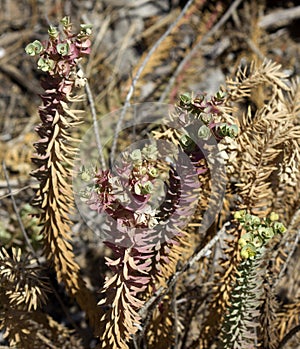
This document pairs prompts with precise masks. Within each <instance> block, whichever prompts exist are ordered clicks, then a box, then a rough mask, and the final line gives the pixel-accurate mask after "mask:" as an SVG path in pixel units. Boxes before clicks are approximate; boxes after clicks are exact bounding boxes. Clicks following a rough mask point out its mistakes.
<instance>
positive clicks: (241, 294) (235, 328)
mask: <svg viewBox="0 0 300 349" xmlns="http://www.w3.org/2000/svg"><path fill="white" fill-rule="evenodd" d="M234 218H235V219H236V220H237V221H238V222H239V223H240V224H241V226H242V228H244V233H242V235H241V238H240V239H239V242H238V243H239V247H240V255H241V257H242V261H241V263H240V265H239V266H238V274H237V277H236V284H235V286H234V288H233V290H232V293H231V299H230V301H231V306H230V307H229V309H228V310H227V311H228V312H227V314H226V315H225V319H224V323H223V327H222V332H221V345H220V347H221V348H224V349H229V348H230V349H233V348H234V349H235V348H241V349H242V348H255V347H256V344H255V343H256V342H257V335H258V334H257V330H256V328H257V327H258V325H259V323H258V319H259V315H260V306H261V305H262V301H263V300H262V296H263V292H264V290H263V286H262V284H263V276H264V273H265V270H266V267H267V266H266V263H264V261H263V256H264V253H265V251H266V250H267V248H268V242H269V241H270V240H271V239H272V238H273V237H274V236H275V235H278V234H282V233H284V232H285V231H286V228H285V227H284V225H283V224H282V223H281V222H279V221H278V219H279V217H278V215H277V214H276V213H274V212H272V213H271V214H270V215H269V216H268V217H267V218H259V217H257V216H255V215H252V214H249V213H247V212H246V210H241V211H237V212H236V213H235V215H234Z"/></svg>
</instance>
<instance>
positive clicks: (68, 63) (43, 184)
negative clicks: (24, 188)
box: [25, 17, 95, 323]
mask: <svg viewBox="0 0 300 349" xmlns="http://www.w3.org/2000/svg"><path fill="white" fill-rule="evenodd" d="M62 27H63V33H60V32H59V30H58V29H57V28H55V27H50V29H49V31H48V34H49V39H48V41H46V42H43V43H40V42H39V41H37V40H35V41H34V42H33V43H31V44H29V45H27V47H26V48H25V51H26V52H27V53H28V54H29V55H31V56H32V55H37V56H39V59H38V62H37V65H38V68H39V69H41V70H42V71H43V72H45V75H44V77H43V80H42V87H43V88H44V93H43V94H42V95H41V99H42V106H41V107H40V108H39V115H40V119H41V123H40V124H39V125H38V126H37V127H36V131H37V133H38V135H39V136H40V140H39V141H38V142H36V143H35V145H34V146H35V149H36V154H34V158H33V162H34V163H35V164H36V165H37V169H36V170H35V171H33V172H32V175H33V176H34V177H35V178H36V179H37V180H38V181H39V188H38V189H37V191H36V197H35V201H34V203H35V205H36V206H37V207H38V208H40V209H41V211H40V214H39V219H40V224H41V226H42V229H41V234H42V236H43V242H44V252H45V254H46V256H47V258H48V260H49V261H51V262H52V263H53V264H54V267H55V270H56V273H57V278H58V281H59V282H62V283H64V285H65V286H66V289H67V291H68V292H69V293H70V294H72V295H74V296H75V297H76V299H77V301H78V302H79V304H80V305H81V306H82V307H83V308H84V309H85V310H86V311H87V313H88V314H89V315H90V318H91V320H92V323H93V322H94V319H93V317H94V309H95V304H93V301H92V299H93V297H91V296H90V295H88V291H87V289H86V288H85V285H84V283H83V281H82V279H81V278H80V276H79V266H78V265H77V263H76V262H75V258H74V257H75V256H74V254H73V251H72V246H71V244H70V242H69V240H70V235H69V234H70V228H71V225H72V223H71V220H70V218H69V214H70V213H71V211H72V209H73V196H72V188H71V182H70V179H71V178H72V166H73V161H74V157H75V155H76V153H77V150H76V148H74V146H73V145H72V142H73V141H76V140H75V139H73V138H72V136H71V129H72V128H73V127H74V126H76V125H78V123H79V122H80V119H79V116H78V113H79V111H77V110H72V109H70V106H69V104H70V103H71V102H72V103H73V102H76V101H78V100H79V99H78V98H76V96H75V89H76V87H77V86H81V84H82V82H83V81H84V78H83V77H82V74H81V73H79V69H78V62H79V59H80V58H81V57H84V56H87V55H88V54H89V53H90V45H91V42H90V39H89V37H90V34H91V32H90V27H89V26H85V25H83V26H81V31H80V32H79V33H77V34H74V33H73V32H72V25H71V23H70V19H69V18H68V17H65V18H64V19H63V20H62ZM93 308H94V309H93Z"/></svg>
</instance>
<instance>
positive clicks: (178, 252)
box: [0, 0, 300, 349]
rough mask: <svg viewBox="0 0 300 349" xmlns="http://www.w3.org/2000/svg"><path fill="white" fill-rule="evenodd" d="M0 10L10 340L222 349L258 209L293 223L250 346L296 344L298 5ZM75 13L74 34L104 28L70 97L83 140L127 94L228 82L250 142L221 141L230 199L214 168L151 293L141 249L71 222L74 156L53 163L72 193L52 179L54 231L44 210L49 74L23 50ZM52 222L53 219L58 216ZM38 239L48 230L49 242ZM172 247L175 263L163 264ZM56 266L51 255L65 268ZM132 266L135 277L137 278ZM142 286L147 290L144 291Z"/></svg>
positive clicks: (3, 231)
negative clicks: (40, 130)
mask: <svg viewBox="0 0 300 349" xmlns="http://www.w3.org/2000/svg"><path fill="white" fill-rule="evenodd" d="M0 13H1V14H0V16H1V22H0V34H1V35H0V76H1V87H0V95H1V99H0V113H1V114H0V147H1V148H0V149H1V152H0V160H1V165H2V167H1V177H0V246H1V247H2V250H1V253H0V280H1V285H0V327H1V331H2V332H1V335H0V343H1V344H3V346H5V345H6V346H9V347H12V348H15V347H17V348H21V349H27V348H135V349H136V348H140V349H142V348H149V349H150V348H182V349H184V348H186V349H192V348H203V349H208V348H216V347H217V346H218V345H219V346H220V345H221V344H220V336H219V333H220V329H221V327H222V323H223V321H224V317H225V314H227V313H228V311H229V310H228V309H229V307H230V304H231V302H232V299H231V293H232V290H233V288H234V285H235V282H236V276H237V270H238V268H239V265H240V263H241V256H240V252H239V246H238V241H239V239H240V237H241V234H242V233H243V230H242V227H241V226H237V222H236V221H235V220H234V218H233V214H234V213H235V212H236V211H237V210H239V209H246V210H247V211H248V212H249V213H251V214H252V215H256V216H258V217H260V219H263V218H264V217H267V216H268V215H270V214H271V212H276V214H278V215H279V217H280V221H281V222H282V223H284V225H285V226H286V227H287V232H286V233H285V234H284V235H283V236H282V237H280V238H278V237H276V238H274V241H273V240H272V242H271V244H270V246H269V248H268V250H267V253H266V254H265V255H264V256H263V263H264V266H263V268H261V270H262V269H263V270H264V275H261V273H259V272H258V275H257V279H256V282H257V283H260V285H261V288H260V291H262V292H263V296H262V298H261V300H262V303H261V304H260V307H259V315H257V313H255V315H253V319H252V320H253V322H255V326H256V327H255V326H254V327H255V328H257V330H255V331H254V334H255V341H254V343H255V346H253V347H255V348H256V347H257V348H265V349H269V348H270V349H277V348H278V349H279V348H291V349H292V348H293V349H294V348H295V349H296V348H299V320H300V302H299V296H300V294H299V283H300V281H299V275H298V274H299V273H298V270H299V258H298V257H299V244H298V241H299V231H300V230H299V227H300V215H299V209H300V207H299V205H300V200H299V199H300V197H299V196H300V192H299V188H300V172H299V161H300V155H299V154H300V153H299V151H300V142H299V137H300V129H299V124H300V122H299V120H300V119H299V97H300V93H299V90H300V89H299V86H300V85H299V81H298V78H297V77H298V75H299V71H300V65H299V62H300V60H299V53H300V46H299V33H298V31H297V28H298V27H299V21H300V14H299V6H298V4H297V2H296V1H268V0H253V1H251V0H241V1H237V0H236V1H226V0H220V1H218V0H214V1H205V0H194V1H160V2H151V1H122V0H118V1H105V0H103V1H75V0H64V1H63V0H55V1H45V2H39V1H37V0H31V1H29V0H23V1H21V2H20V1H18V2H17V1H2V2H1V3H0ZM66 14H67V15H70V17H71V20H72V23H73V24H74V27H75V29H77V30H78V28H79V25H80V24H81V23H91V24H92V25H93V37H92V52H91V54H90V56H89V57H88V58H85V59H84V60H83V61H82V62H81V65H82V67H83V69H84V72H85V74H86V76H87V78H88V83H89V90H90V93H91V94H90V95H89V94H87V97H86V98H85V100H79V101H77V103H76V106H75V105H74V104H72V103H73V101H72V103H71V105H70V108H71V109H70V110H72V108H75V109H78V108H81V109H82V110H84V111H85V113H84V114H83V115H84V117H83V123H81V124H80V125H78V126H77V127H74V130H72V132H71V136H72V137H73V138H78V139H80V138H81V137H82V136H83V135H84V134H85V132H86V131H87V130H88V129H89V128H90V126H91V125H92V124H93V113H94V115H95V116H96V117H97V118H100V119H101V118H102V117H105V115H107V114H108V113H110V112H111V111H115V110H117V109H119V108H121V107H122V106H124V104H125V105H126V104H129V103H130V102H131V103H136V102H149V101H151V102H153V101H154V102H158V101H160V102H168V103H171V104H175V103H179V96H180V94H182V93H185V92H194V93H195V94H196V93H197V92H198V91H204V92H207V93H208V95H210V94H214V93H215V92H217V91H218V90H219V86H220V85H222V86H223V87H222V90H223V91H224V92H226V98H225V100H224V105H223V107H222V113H221V116H220V115H218V119H217V122H227V123H229V124H236V125H238V127H239V133H238V135H237V137H236V138H234V139H231V138H230V137H225V139H224V140H223V141H222V142H221V148H220V149H219V150H220V151H223V152H226V154H227V155H223V156H224V160H225V161H226V171H224V173H222V174H220V179H221V178H223V179H222V180H224V183H226V185H225V189H224V190H225V191H224V197H223V198H221V197H220V196H218V195H215V196H214V195H211V193H212V191H213V189H212V188H213V187H212V185H213V184H212V178H211V176H212V174H211V172H210V171H208V173H207V174H204V175H203V176H202V177H201V183H202V187H201V191H200V194H199V197H198V199H197V200H198V202H197V210H196V211H195V212H194V213H193V214H192V215H191V217H190V220H189V224H188V226H187V227H186V228H185V229H184V234H183V235H182V236H178V237H176V242H174V241H171V242H170V243H169V244H168V245H167V246H166V245H164V246H163V247H161V246H158V245H157V246H156V251H159V257H158V255H154V257H153V255H151V258H152V259H153V260H155V261H156V262H155V263H154V267H153V268H152V269H151V271H149V270H148V269H147V268H148V267H147V268H146V267H145V270H146V269H147V273H148V274H147V277H150V278H153V280H155V282H153V284H151V286H147V287H145V288H143V287H141V285H140V283H139V282H138V281H139V280H141V279H138V278H139V277H141V276H140V275H139V274H138V273H139V272H140V269H139V267H138V265H139V263H140V261H137V259H136V255H134V254H131V255H130V252H128V251H127V250H125V252H124V251H123V252H124V253H123V252H122V253H123V254H122V253H121V252H120V251H119V250H118V251H116V248H112V250H113V252H114V254H113V253H111V251H110V250H109V249H108V248H107V246H105V245H103V244H102V242H101V241H100V240H99V237H98V235H97V234H95V233H94V232H93V231H91V230H90V229H89V228H88V227H87V225H86V224H85V222H84V220H83V219H82V217H81V216H80V215H79V213H78V212H77V211H75V212H71V213H72V215H69V213H70V212H69V213H68V217H67V218H66V215H65V213H66V211H67V210H65V207H66V206H68V208H71V207H72V205H73V199H72V197H71V196H72V195H71V191H72V188H71V187H69V186H67V185H65V184H64V183H65V182H64V180H63V179H62V178H68V176H70V172H69V171H70V170H69V169H64V168H62V167H61V166H60V163H61V162H63V161H62V160H61V159H57V160H56V161H57V162H58V165H55V168H56V171H57V173H58V174H57V176H58V177H57V178H58V179H59V180H60V181H61V184H62V185H61V186H62V188H63V189H61V190H62V191H63V192H64V193H65V194H64V196H63V198H64V200H63V202H62V201H61V199H60V197H61V194H59V193H58V192H57V191H55V188H56V185H55V183H54V184H53V181H55V178H54V177H53V176H51V181H52V182H51V181H48V182H47V181H46V182H44V184H43V185H42V186H41V187H40V201H41V202H43V200H46V198H48V197H49V196H51V200H52V198H53V197H54V198H55V197H56V198H58V197H59V200H57V204H58V205H61V207H62V210H61V211H59V210H58V211H59V212H60V213H59V214H57V211H56V210H52V206H51V205H52V203H53V201H52V202H51V205H50V203H49V205H47V206H46V207H48V208H49V210H48V211H47V210H46V211H44V217H42V223H43V225H42V227H40V226H39V225H38V222H37V219H36V217H35V216H36V215H37V214H38V212H39V211H38V209H37V208H36V207H34V202H33V198H34V192H35V190H36V189H35V188H36V187H37V184H38V183H37V181H36V180H35V179H34V178H33V177H32V176H30V172H31V171H32V170H33V169H34V165H33V164H32V161H31V158H32V157H33V153H34V148H33V144H34V143H35V142H37V141H38V136H37V134H36V132H35V126H36V125H37V124H38V123H39V115H38V107H39V105H40V103H41V101H40V97H39V94H41V93H43V90H42V88H41V87H40V83H39V81H40V79H41V77H42V76H43V73H42V72H41V71H38V70H36V66H35V62H34V60H32V59H30V58H29V57H28V56H26V54H25V52H24V48H25V46H26V45H27V44H28V43H29V42H32V41H34V40H36V39H38V40H40V41H43V40H45V39H46V38H47V28H48V27H49V24H52V25H57V24H58V22H59V20H60V19H61V18H63V17H64V16H65V15H66ZM163 35H164V36H163ZM162 39H163V40H162ZM92 107H94V109H93V108H92ZM71 113H72V112H71ZM69 115H70V114H69ZM107 130H108V131H107V132H110V136H112V137H114V139H115V140H118V142H117V144H116V147H117V149H118V147H120V146H123V145H126V142H129V141H130V140H132V139H133V138H132V137H133V136H132V135H128V137H127V136H126V137H124V139H117V136H116V135H115V136H114V133H115V132H116V131H115V129H109V127H108V128H107ZM147 132H148V130H147ZM153 135H154V136H153V137H154V138H155V139H164V140H165V139H168V140H171V141H172V142H173V143H175V144H176V145H178V144H179V138H178V134H176V132H174V133H173V132H169V131H168V130H166V129H164V128H162V129H157V128H156V129H155V130H154V132H153ZM130 137H131V138H130ZM110 146H111V145H110ZM112 147H113V145H112ZM110 149H111V148H110ZM56 151H57V149H56V150H54V153H55V152H56ZM68 151H69V148H68V150H67V153H68ZM70 154H71V152H70ZM108 157H109V154H107V153H105V154H104V158H105V160H106V161H107V160H108ZM70 158H72V155H70ZM40 161H41V162H43V159H40ZM41 162H40V163H39V165H40V166H41V167H42V168H44V167H43V166H42V165H43V164H42V163H41ZM198 165H199V164H198ZM201 165H202V163H201ZM199 166H200V165H199ZM174 177H175V176H174ZM49 178H50V177H49ZM57 178H56V180H57ZM171 178H172V176H171ZM170 182H171V184H172V181H171V179H170ZM222 183H223V182H222V181H220V183H218V184H220V186H221V184H222ZM45 186H47V188H46V189H47V190H46V189H45ZM170 187H171V185H170ZM214 189H216V187H214ZM221 189H222V188H221ZM51 190H52V192H51ZM172 190H173V192H172ZM172 190H171V189H170V191H171V192H172V193H174V192H175V189H174V188H173V189H172ZM222 190H223V189H222ZM49 193H50V194H49ZM174 195H175V194H174ZM49 202H50V201H49ZM220 202H221V206H220V210H219V211H218V212H217V214H215V217H214V221H213V224H212V225H210V226H209V227H208V228H207V229H202V228H201V227H202V226H204V225H205V224H204V223H203V221H202V218H203V216H204V213H205V212H206V211H207V210H208V208H209V209H211V210H212V212H213V213H214V212H215V211H214V210H215V207H216V206H214V205H215V204H216V205H218V203H220ZM37 206H39V205H37ZM50 206H51V207H50ZM40 207H41V206H40ZM44 207H45V205H44ZM50 211H51V212H50ZM163 212H164V211H163ZM49 217H54V218H53V219H52V222H53V223H51V224H50V225H47V224H45V222H47V219H48V218H49ZM226 223H227V224H226ZM201 224H202V225H201ZM224 224H225V225H224ZM53 227H54V228H55V229H54V228H53ZM62 227H63V229H62ZM201 229H202V230H201ZM40 234H43V236H44V239H45V236H48V238H47V244H45V243H44V242H43V239H42V238H41V235H40ZM51 234H52V235H51ZM57 237H62V238H61V241H58V240H59V239H58V240H56V238H57ZM67 240H70V241H71V242H72V246H71V245H70V244H69V242H67V243H66V241H67ZM54 241H55V242H54ZM109 247H111V246H109ZM172 249H173V250H172ZM167 251H168V252H167ZM141 255H142V253H141ZM107 256H108V257H109V258H110V259H109V262H108V263H107V262H105V260H104V258H105V257H107ZM116 256H117V257H120V258H121V260H122V263H123V264H122V265H121V264H120V265H118V264H117V260H118V258H117V257H116ZM166 256H167V257H169V258H170V260H169V262H170V263H164V262H162V260H163V258H164V257H166ZM148 257H149V256H148ZM114 258H115V259H114ZM122 258H123V259H122ZM149 258H150V257H149ZM151 258H150V259H151ZM160 258H161V259H160ZM47 260H48V261H51V260H52V262H53V261H54V262H53V263H54V268H53V269H52V267H51V268H49V264H48V262H47ZM105 263H106V264H107V265H106V264H105ZM108 266H109V267H110V269H109V268H108ZM158 266H159V267H158ZM118 267H119V269H118ZM121 267H122V268H123V269H122V270H121V269H120V268H121ZM120 270H121V271H120ZM132 270H133V274H132V275H133V276H132V279H130V282H127V281H128V280H127V281H126V282H127V283H126V282H124V279H126V275H127V276H128V273H129V271H131V272H132ZM158 270H160V272H159V273H158ZM142 274H143V273H142ZM105 277H107V280H106V283H105V281H104V279H105ZM135 277H136V278H137V279H134V278H135ZM135 282H136V284H135ZM120 284H121V285H123V286H122V287H124V289H123V291H119V290H120V289H118V285H120ZM112 285H113V286H115V287H112ZM124 285H125V286H124ZM132 285H133V286H132ZM103 287H104V289H103ZM110 287H111V288H110ZM126 287H128V289H126ZM130 287H133V288H134V287H136V288H138V287H140V293H139V294H138V293H132V290H130ZM101 289H102V293H100V292H99V291H100V290H101ZM78 290H79V291H80V292H79V291H78ZM124 290H125V291H124ZM128 290H129V291H128ZM77 292H78V294H77ZM133 295H134V297H136V298H133ZM87 300H89V302H87ZM96 301H97V302H99V304H98V306H96V305H95V304H96V303H95V302H96ZM255 311H257V309H255ZM103 314H106V315H103ZM86 315H87V316H86ZM100 315H101V316H102V318H101V321H99V316H100ZM87 318H89V319H87ZM138 323H139V325H137V324H138ZM254 327H253V328H254ZM251 334H253V333H252V332H251ZM4 337H5V338H4ZM237 345H240V346H235V347H237V348H248V347H249V348H250V346H247V344H245V343H240V344H237ZM232 347H233V346H232ZM224 348H225V346H224ZM226 348H227V347H226Z"/></svg>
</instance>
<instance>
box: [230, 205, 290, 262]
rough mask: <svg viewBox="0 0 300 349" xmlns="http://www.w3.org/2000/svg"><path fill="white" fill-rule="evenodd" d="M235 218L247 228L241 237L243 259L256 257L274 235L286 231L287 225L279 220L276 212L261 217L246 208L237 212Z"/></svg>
mask: <svg viewBox="0 0 300 349" xmlns="http://www.w3.org/2000/svg"><path fill="white" fill-rule="evenodd" d="M234 218H235V219H236V220H238V221H239V222H240V224H241V225H242V227H243V228H244V229H245V230H246V232H245V233H244V234H243V235H242V236H241V238H240V239H239V245H240V247H241V257H242V258H243V259H248V258H250V259H253V258H255V256H256V254H257V253H258V252H260V250H261V249H262V248H263V247H264V246H265V245H266V244H267V242H268V241H269V240H270V239H272V237H273V236H275V235H277V234H283V233H284V232H285V231H286V228H285V226H284V225H283V224H282V223H281V222H279V221H278V219H279V216H278V214H276V213H275V212H272V213H271V214H270V215H269V216H268V217H267V218H262V219H260V218H259V217H257V216H255V215H252V214H249V213H247V212H246V210H241V211H237V212H236V213H235V215H234Z"/></svg>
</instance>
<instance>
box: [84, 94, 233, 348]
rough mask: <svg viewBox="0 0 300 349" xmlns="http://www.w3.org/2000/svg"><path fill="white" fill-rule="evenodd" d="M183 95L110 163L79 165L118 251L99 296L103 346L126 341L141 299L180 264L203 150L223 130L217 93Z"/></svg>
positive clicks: (107, 240) (105, 234)
mask: <svg viewBox="0 0 300 349" xmlns="http://www.w3.org/2000/svg"><path fill="white" fill-rule="evenodd" d="M199 98H200V97H199ZM183 99H184V98H183V97H181V102H180V104H179V105H178V108H177V109H175V112H174V114H171V113H170V114H169V115H163V117H164V119H163V125H162V131H158V130H155V131H154V133H153V134H151V136H153V139H151V140H150V137H149V139H148V140H146V141H143V142H142V143H141V144H140V146H139V147H138V148H136V149H131V150H126V151H124V152H123V153H121V155H120V156H119V158H118V161H115V163H114V164H113V168H111V169H109V170H107V169H105V170H104V169H100V170H95V171H94V173H93V170H91V171H90V170H87V168H82V173H81V178H82V179H84V181H86V184H87V185H86V189H85V191H82V190H80V191H81V197H82V199H83V201H84V202H85V203H86V205H88V207H89V208H90V209H91V210H93V211H96V212H97V213H98V214H99V215H101V216H102V217H103V218H104V219H102V220H101V219H100V220H99V221H102V222H103V223H102V224H101V237H102V238H103V242H104V244H105V245H106V246H108V247H109V248H110V249H111V250H112V251H113V258H109V259H107V265H108V266H109V268H110V269H111V270H112V272H113V273H114V274H113V276H112V277H111V278H107V280H106V282H105V284H104V287H103V290H102V294H103V299H102V300H101V302H100V303H99V305H100V307H101V309H102V312H103V315H102V317H101V328H102V329H103V332H102V334H101V335H100V338H101V340H102V342H101V345H100V346H101V348H128V341H129V339H130V338H131V336H132V335H133V334H135V332H136V331H138V328H139V327H138V325H139V323H140V321H141V318H140V316H139V315H138V314H139V310H140V308H141V307H142V305H143V304H144V301H145V300H146V299H147V298H148V297H149V296H150V295H151V293H152V292H153V290H156V289H157V288H158V287H159V286H160V285H162V284H164V283H165V280H166V279H167V278H168V277H170V276H171V275H172V274H173V273H174V271H175V270H176V264H177V262H178V260H179V258H180V256H181V254H182V252H183V243H186V241H185V240H186V239H187V232H186V227H187V224H188V223H189V222H190V221H191V220H192V219H193V214H194V213H195V210H196V209H197V208H198V205H199V194H200V191H201V184H200V180H199V177H200V176H202V175H203V173H205V172H207V171H208V165H207V164H205V160H206V157H207V156H208V153H209V152H210V150H211V149H212V150H214V151H216V152H217V151H218V149H217V144H218V143H219V142H220V140H221V139H223V138H224V137H225V136H223V135H221V134H217V129H216V127H217V125H218V124H219V123H220V122H221V121H222V115H223V111H222V109H221V104H222V101H223V99H221V96H220V95H217V97H212V98H211V99H209V98H206V99H204V97H203V100H202V101H201V103H202V104H203V105H202V104H201V103H200V99H199V101H198V100H197V101H198V102H199V105H195V106H194V107H193V106H192V107H190V106H188V104H187V103H186V104H184V105H183V104H182V100H183ZM200 104H201V105H200ZM204 104H205V105H204ZM226 125H227V124H226ZM203 126H204V127H205V129H204V128H203ZM201 127H202V128H201ZM166 128H167V131H166V133H165V132H164V130H165V129H166ZM211 155H214V153H213V152H212V153H211ZM120 332H121V333H122V334H123V336H120Z"/></svg>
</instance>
